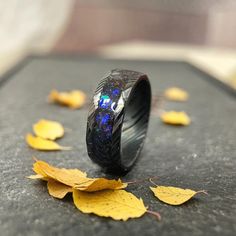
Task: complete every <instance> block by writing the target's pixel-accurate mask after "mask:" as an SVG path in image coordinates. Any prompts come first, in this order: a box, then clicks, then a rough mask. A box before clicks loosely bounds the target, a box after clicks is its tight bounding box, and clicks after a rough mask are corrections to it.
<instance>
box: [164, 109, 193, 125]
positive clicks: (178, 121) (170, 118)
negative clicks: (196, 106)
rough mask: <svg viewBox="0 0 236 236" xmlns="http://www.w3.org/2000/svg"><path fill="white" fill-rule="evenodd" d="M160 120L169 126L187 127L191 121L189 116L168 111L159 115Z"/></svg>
mask: <svg viewBox="0 0 236 236" xmlns="http://www.w3.org/2000/svg"><path fill="white" fill-rule="evenodd" d="M161 120H162V121H163V122H164V123H166V124H169V125H184V126H186V125H189V124H190V122H191V120H190V118H189V116H188V115H187V114H186V113H185V112H184V111H181V112H177V111H169V112H164V113H163V114H161Z"/></svg>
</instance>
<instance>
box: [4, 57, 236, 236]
mask: <svg viewBox="0 0 236 236" xmlns="http://www.w3.org/2000/svg"><path fill="white" fill-rule="evenodd" d="M116 67H118V68H126V69H132V70H138V71H142V72H144V73H147V74H148V75H149V78H150V80H151V83H152V86H153V93H154V94H155V93H157V92H158V91H162V90H163V89H165V88H167V87H169V86H173V85H174V86H180V87H182V88H184V89H186V90H187V91H188V92H189V93H190V99H189V101H188V102H186V103H174V102H168V103H165V104H164V108H165V109H177V110H185V111H186V112H188V113H189V114H190V116H191V118H192V121H193V122H192V124H191V125H190V126H189V127H184V128H179V127H171V126H166V125H164V124H162V123H161V122H160V120H159V119H158V118H157V116H156V115H155V113H154V112H153V114H152V116H151V120H150V127H149V132H148V138H147V141H146V144H145V147H144V150H143V152H142V156H141V158H140V160H139V161H138V162H137V164H136V165H135V167H134V169H133V170H132V171H131V172H130V173H129V174H128V175H127V176H125V178H124V179H125V180H134V179H142V178H146V177H148V176H158V177H159V179H158V180H157V182H158V183H159V184H166V185H174V186H181V187H186V188H192V189H196V190H198V189H205V190H207V191H208V192H209V196H204V195H199V196H198V197H196V198H195V199H193V200H191V201H190V202H189V203H187V204H185V205H183V206H179V207H174V206H168V205H166V204H163V203H160V202H158V201H157V200H156V199H155V197H154V196H153V194H152V192H151V191H150V190H149V188H148V187H149V185H150V184H149V183H148V182H147V183H144V184H142V185H133V186H130V187H129V190H130V191H132V192H133V193H135V194H136V195H137V196H140V197H142V198H143V199H144V201H145V204H146V205H148V206H149V208H150V209H152V210H157V211H159V212H160V213H161V215H162V218H163V219H162V221H161V222H157V221H156V220H155V219H154V218H153V217H152V216H150V215H145V216H144V217H142V218H140V219H136V220H129V221H127V222H119V221H113V220H110V219H105V218H99V217H96V216H94V215H86V214H81V213H80V212H79V211H78V210H77V209H76V208H75V207H74V205H73V203H72V201H71V197H67V198H66V199H65V200H63V201H60V200H55V199H53V198H52V197H50V196H49V195H48V193H47V189H46V186H45V184H44V183H41V182H38V181H32V180H28V179H26V178H25V176H27V175H30V174H32V171H31V167H32V163H33V161H32V158H31V157H32V156H36V157H38V158H39V159H43V160H46V161H48V162H50V163H51V164H56V165H58V166H61V167H73V168H76V167H77V168H80V169H82V170H84V171H87V172H88V173H89V174H90V175H93V176H101V175H103V174H102V173H101V172H100V170H99V168H98V167H97V166H96V165H94V164H93V163H92V162H91V161H90V160H89V158H88V156H87V153H86V146H85V130H86V119H87V112H88V111H87V109H86V108H84V109H82V110H77V111H71V110H69V109H66V108H62V107H59V106H56V105H50V104H48V103H46V97H47V95H48V93H49V91H50V89H52V88H57V89H61V90H70V89H76V88H80V89H83V90H85V91H86V92H88V94H89V95H92V91H93V89H95V88H96V85H97V83H98V80H99V79H100V78H101V77H103V75H104V74H106V73H107V71H108V70H110V69H112V68H116ZM208 79H209V78H208V77H207V76H206V75H203V74H202V73H200V72H198V71H196V70H195V69H193V68H192V67H191V66H189V65H187V64H185V63H174V62H141V61H140V62H131V61H130V62H128V61H106V60H97V59H92V58H84V59H83V58H82V59H76V58H74V59H69V58H60V59H57V58H53V57H52V58H42V59H40V58H39V59H37V58H35V59H32V60H29V62H28V63H27V64H26V66H25V67H23V68H22V69H21V70H19V71H17V73H15V74H13V75H11V79H10V80H8V81H7V82H6V83H4V84H2V86H1V87H0V101H1V105H0V178H1V183H0V201H1V204H0V232H1V235H4V236H5V235H7V236H8V235H24V236H25V235H37V236H38V235H46V234H47V235H80V236H83V235H132V234H133V235H135V234H137V233H140V234H142V235H235V233H236V218H235V215H236V147H235V142H236V122H235V121H236V100H235V98H234V97H233V96H231V95H229V94H228V93H227V92H226V91H224V90H222V89H221V88H220V87H218V86H215V85H214V84H212V83H211V82H209V81H208ZM40 118H47V119H55V120H57V121H60V122H62V123H63V124H64V126H65V127H66V128H68V130H71V131H70V132H69V131H68V132H67V133H66V135H65V137H64V138H63V139H61V140H59V143H60V144H62V145H65V146H67V145H69V146H72V147H73V150H72V151H63V152H49V153H46V152H38V151H35V150H32V149H30V148H28V147H27V145H26V144H25V142H24V135H25V134H26V133H27V132H31V126H32V123H34V122H35V121H37V120H38V119H40Z"/></svg>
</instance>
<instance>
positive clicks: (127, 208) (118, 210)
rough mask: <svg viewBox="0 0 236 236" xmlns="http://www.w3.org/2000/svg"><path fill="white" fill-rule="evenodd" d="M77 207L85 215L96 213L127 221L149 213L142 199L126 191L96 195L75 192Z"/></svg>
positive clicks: (74, 197) (74, 198)
mask: <svg viewBox="0 0 236 236" xmlns="http://www.w3.org/2000/svg"><path fill="white" fill-rule="evenodd" d="M73 200H74V204H75V206H76V207H77V208H78V209H79V210H80V211H82V212H83V213H94V214H96V215H99V216H103V217H111V218H113V219H114V220H123V221H126V220H128V219H129V218H138V217H141V216H142V215H143V214H144V213H145V212H147V209H146V207H145V206H144V204H143V201H142V199H138V198H137V197H135V196H134V195H133V194H132V193H129V192H126V191H125V190H103V191H98V192H94V193H88V192H82V191H79V190H75V189H74V190H73Z"/></svg>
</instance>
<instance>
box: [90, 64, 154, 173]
mask: <svg viewBox="0 0 236 236" xmlns="http://www.w3.org/2000/svg"><path fill="white" fill-rule="evenodd" d="M150 108H151V85H150V82H149V80H148V77H147V75H145V74H143V73H140V72H136V71H131V70H119V69H114V70H112V71H111V72H110V74H109V75H108V76H106V77H105V78H104V79H102V80H101V81H100V83H99V84H98V87H97V89H96V91H95V93H94V96H93V99H92V101H91V106H90V109H89V114H88V121H87V133H86V143H87V151H88V155H89V157H90V158H91V160H92V161H94V162H95V163H97V164H98V165H100V166H101V167H102V168H103V169H104V170H105V171H106V172H110V173H125V172H128V171H129V170H130V169H131V168H132V167H133V165H134V163H135V161H136V159H137V157H138V156H139V154H140V151H141V149H142V147H143V143H144V140H145V137H146V133H147V128H148V121H149V115H150Z"/></svg>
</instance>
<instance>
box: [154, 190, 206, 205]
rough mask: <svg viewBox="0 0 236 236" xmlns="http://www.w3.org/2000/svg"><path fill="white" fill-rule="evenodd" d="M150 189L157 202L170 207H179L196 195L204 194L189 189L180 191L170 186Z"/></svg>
mask: <svg viewBox="0 0 236 236" xmlns="http://www.w3.org/2000/svg"><path fill="white" fill-rule="evenodd" d="M150 189H151V190H152V191H153V193H154V195H155V196H156V197H157V198H158V199H159V200H161V201H162V202H165V203H167V204H170V205H181V204H183V203H185V202H187V201H188V200H189V199H191V198H192V197H193V196H194V195H196V194H197V193H206V192H204V191H203V190H201V191H197V192H196V191H193V190H191V189H182V188H176V187H171V186H157V187H150Z"/></svg>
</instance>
